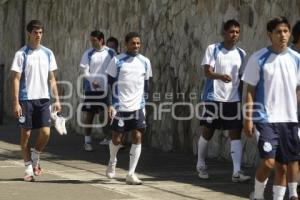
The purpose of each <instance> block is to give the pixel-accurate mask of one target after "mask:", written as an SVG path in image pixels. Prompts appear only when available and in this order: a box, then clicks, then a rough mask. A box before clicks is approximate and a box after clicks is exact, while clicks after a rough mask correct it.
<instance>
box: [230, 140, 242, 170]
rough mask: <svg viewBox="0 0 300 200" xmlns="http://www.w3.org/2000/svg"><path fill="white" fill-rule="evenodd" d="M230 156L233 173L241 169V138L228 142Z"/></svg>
mask: <svg viewBox="0 0 300 200" xmlns="http://www.w3.org/2000/svg"><path fill="white" fill-rule="evenodd" d="M230 151H231V158H232V163H233V174H235V173H237V172H239V171H241V161H242V144H241V140H232V141H231V142H230Z"/></svg>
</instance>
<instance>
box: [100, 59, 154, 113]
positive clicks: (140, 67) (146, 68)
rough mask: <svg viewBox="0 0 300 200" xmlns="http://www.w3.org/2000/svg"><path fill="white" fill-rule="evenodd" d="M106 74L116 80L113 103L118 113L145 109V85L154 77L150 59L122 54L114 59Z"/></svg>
mask: <svg viewBox="0 0 300 200" xmlns="http://www.w3.org/2000/svg"><path fill="white" fill-rule="evenodd" d="M106 73H107V74H108V75H110V76H112V77H114V78H115V79H116V82H115V84H114V86H113V88H112V95H113V97H112V103H113V106H114V107H115V109H116V110H117V111H124V112H130V111H135V110H139V109H143V108H144V107H145V98H144V83H145V80H149V77H152V69H151V64H150V61H149V59H148V58H146V57H145V56H143V55H141V54H138V55H136V56H133V55H129V54H127V53H122V54H120V55H118V56H116V57H114V58H113V59H112V61H111V62H110V64H109V66H108V68H107V70H106Z"/></svg>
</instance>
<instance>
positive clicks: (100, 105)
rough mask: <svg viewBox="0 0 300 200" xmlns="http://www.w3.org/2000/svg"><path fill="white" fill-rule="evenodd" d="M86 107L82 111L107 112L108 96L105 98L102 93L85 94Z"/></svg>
mask: <svg viewBox="0 0 300 200" xmlns="http://www.w3.org/2000/svg"><path fill="white" fill-rule="evenodd" d="M84 95H85V98H84V105H83V106H82V108H81V111H84V112H91V113H98V112H99V111H104V110H106V107H107V96H104V92H102V91H91V92H85V93H84Z"/></svg>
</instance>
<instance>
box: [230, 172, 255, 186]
mask: <svg viewBox="0 0 300 200" xmlns="http://www.w3.org/2000/svg"><path fill="white" fill-rule="evenodd" d="M250 179H251V177H250V176H247V175H245V174H244V172H243V171H239V172H237V173H235V174H233V175H232V178H231V180H232V182H234V183H243V182H246V181H249V180H250Z"/></svg>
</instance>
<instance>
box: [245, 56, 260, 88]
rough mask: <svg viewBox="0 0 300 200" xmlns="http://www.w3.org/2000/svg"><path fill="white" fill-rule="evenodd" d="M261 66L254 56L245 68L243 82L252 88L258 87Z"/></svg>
mask: <svg viewBox="0 0 300 200" xmlns="http://www.w3.org/2000/svg"><path fill="white" fill-rule="evenodd" d="M259 79H260V77H259V65H258V61H257V59H256V56H254V55H252V56H251V57H250V58H249V60H248V62H247V64H246V67H245V71H244V74H243V76H242V80H243V81H244V82H246V83H248V84H250V85H252V86H256V85H257V83H258V81H259Z"/></svg>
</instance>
